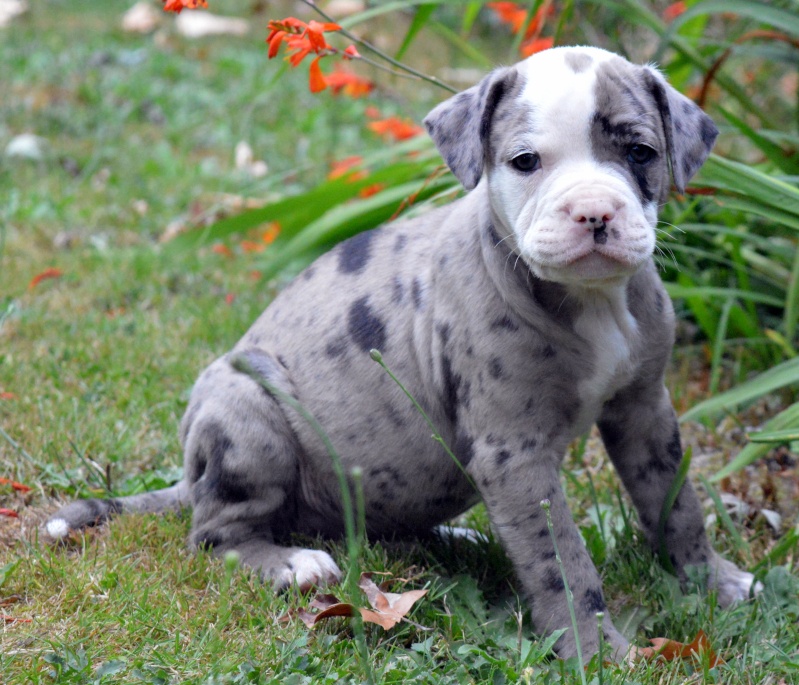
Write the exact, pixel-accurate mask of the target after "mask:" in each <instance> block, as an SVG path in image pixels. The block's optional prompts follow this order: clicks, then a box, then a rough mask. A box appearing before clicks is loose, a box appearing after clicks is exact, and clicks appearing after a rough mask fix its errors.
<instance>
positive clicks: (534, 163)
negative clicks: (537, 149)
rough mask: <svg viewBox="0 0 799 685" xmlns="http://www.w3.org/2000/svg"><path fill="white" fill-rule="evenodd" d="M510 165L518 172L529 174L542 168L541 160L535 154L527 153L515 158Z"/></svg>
mask: <svg viewBox="0 0 799 685" xmlns="http://www.w3.org/2000/svg"><path fill="white" fill-rule="evenodd" d="M510 164H511V166H512V167H513V168H514V169H516V171H521V172H522V173H523V174H529V173H532V172H533V171H535V170H536V169H540V168H541V158H540V157H539V156H538V155H537V154H535V153H533V152H525V153H524V154H523V155H519V156H518V157H514V158H513V159H512V160H511V161H510Z"/></svg>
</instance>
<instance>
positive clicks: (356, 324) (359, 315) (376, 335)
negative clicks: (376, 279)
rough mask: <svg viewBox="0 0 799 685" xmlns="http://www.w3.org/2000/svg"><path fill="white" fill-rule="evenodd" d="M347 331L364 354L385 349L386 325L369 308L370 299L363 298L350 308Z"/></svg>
mask: <svg viewBox="0 0 799 685" xmlns="http://www.w3.org/2000/svg"><path fill="white" fill-rule="evenodd" d="M347 330H348V331H349V334H350V336H351V337H352V339H353V341H354V342H355V344H356V345H357V346H358V347H360V348H361V349H362V350H363V351H364V352H368V351H369V350H371V349H372V348H375V349H378V350H381V351H382V350H383V349H384V346H385V342H386V329H385V325H384V324H383V322H382V321H381V319H380V318H378V317H377V316H376V315H375V313H374V311H373V310H372V308H371V307H370V306H369V298H368V297H362V298H360V299H358V300H356V301H355V302H353V303H352V306H350V310H349V312H348V313H347Z"/></svg>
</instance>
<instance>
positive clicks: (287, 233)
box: [166, 158, 437, 250]
mask: <svg viewBox="0 0 799 685" xmlns="http://www.w3.org/2000/svg"><path fill="white" fill-rule="evenodd" d="M435 164H437V161H432V160H430V159H429V158H422V159H420V160H414V161H411V162H408V161H400V162H397V163H395V164H391V165H389V166H386V167H384V168H383V169H380V170H378V171H375V172H374V173H372V174H370V175H369V176H367V177H366V178H363V179H358V180H354V181H353V180H349V179H347V178H338V179H335V180H332V181H325V182H324V183H321V184H320V185H318V186H317V187H315V188H313V189H312V190H309V191H307V192H305V193H301V194H300V195H295V196H292V197H287V198H284V199H281V200H278V201H276V202H272V203H269V204H267V205H266V206H264V207H260V208H258V209H251V210H248V211H246V212H242V213H241V214H237V215H236V216H232V217H228V218H226V219H222V220H220V221H217V222H216V223H215V224H213V225H212V226H209V227H208V228H205V229H202V230H195V231H190V232H188V233H184V234H183V235H180V236H178V237H177V238H175V239H174V240H173V241H171V242H170V243H169V244H168V245H167V248H166V249H167V250H190V249H196V248H197V247H199V246H200V245H204V244H207V243H209V242H212V241H216V240H222V239H224V238H227V237H228V236H230V235H235V234H242V233H246V232H247V231H250V230H252V229H254V228H256V227H258V226H260V225H262V224H264V223H267V222H270V221H276V222H278V223H279V224H280V237H279V238H278V243H276V244H279V243H281V242H285V241H286V239H288V238H291V237H293V236H295V235H296V234H297V233H299V232H300V231H302V230H303V229H304V228H305V226H307V225H308V224H310V223H312V222H313V221H315V220H317V219H318V218H319V217H321V216H323V215H324V214H325V213H326V212H328V211H330V210H331V209H333V208H334V207H336V206H340V205H343V204H344V203H346V202H347V201H348V200H352V199H353V198H356V197H357V196H358V194H359V193H360V192H361V191H362V190H363V189H364V188H367V187H369V186H371V185H374V184H383V185H387V186H392V185H400V184H405V183H407V182H409V181H410V180H412V179H415V178H420V177H421V178H424V177H425V176H427V175H428V174H429V173H431V172H432V170H433V168H434V166H435Z"/></svg>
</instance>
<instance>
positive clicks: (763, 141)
mask: <svg viewBox="0 0 799 685" xmlns="http://www.w3.org/2000/svg"><path fill="white" fill-rule="evenodd" d="M717 109H718V110H719V111H720V112H721V113H722V114H723V115H724V118H725V119H727V121H729V122H730V123H731V124H732V125H733V126H735V128H737V129H738V130H739V131H740V132H741V133H743V134H744V135H745V136H746V137H747V138H749V140H751V141H752V143H753V144H754V145H755V146H757V148H758V149H759V150H760V151H761V152H762V153H763V154H764V155H766V157H768V159H769V161H770V162H772V163H773V164H775V165H776V166H777V167H779V168H780V169H781V170H782V171H784V172H785V173H786V174H795V173H798V172H799V159H797V157H796V155H795V154H794V153H793V151H788V150H784V149H783V148H782V147H780V146H779V145H778V144H777V143H775V142H774V141H773V140H771V139H769V138H767V137H766V136H764V135H763V134H762V132H760V131H755V130H754V129H753V128H752V127H751V126H749V124H747V123H746V122H745V121H744V120H743V119H740V118H739V117H737V116H735V115H734V114H733V113H732V112H728V111H727V110H726V109H724V108H723V107H718V108H717Z"/></svg>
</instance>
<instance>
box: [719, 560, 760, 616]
mask: <svg viewBox="0 0 799 685" xmlns="http://www.w3.org/2000/svg"><path fill="white" fill-rule="evenodd" d="M710 581H711V583H710V584H711V587H713V588H715V590H716V591H717V592H718V598H719V604H720V605H721V606H723V607H727V606H729V605H730V604H735V603H736V602H743V601H744V600H746V599H749V597H750V596H752V595H758V594H760V593H761V592H762V591H763V583H761V582H760V581H756V580H755V577H754V576H753V575H752V574H751V573H748V572H747V571H742V570H741V569H739V568H738V567H737V566H736V565H735V564H733V563H731V562H729V561H727V560H726V559H722V558H720V557H717V559H716V563H715V569H713V575H712V576H711V579H710Z"/></svg>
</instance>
